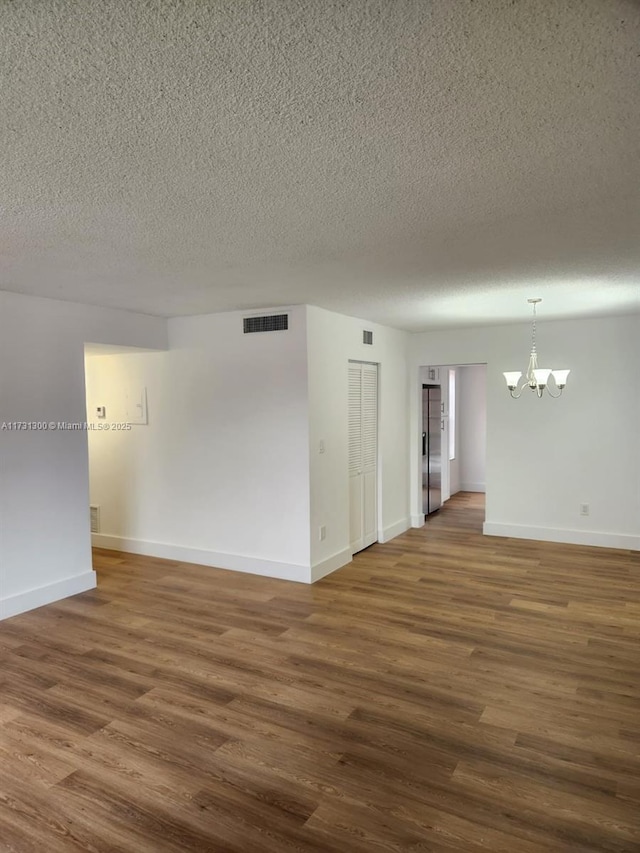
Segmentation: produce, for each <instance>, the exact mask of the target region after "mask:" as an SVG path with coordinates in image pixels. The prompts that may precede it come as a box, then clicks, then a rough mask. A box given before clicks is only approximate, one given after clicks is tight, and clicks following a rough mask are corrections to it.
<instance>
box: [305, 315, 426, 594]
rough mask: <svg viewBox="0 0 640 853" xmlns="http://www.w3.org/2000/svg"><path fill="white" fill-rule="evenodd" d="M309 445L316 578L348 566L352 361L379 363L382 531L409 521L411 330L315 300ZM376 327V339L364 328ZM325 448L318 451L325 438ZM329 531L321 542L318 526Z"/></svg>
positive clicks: (310, 321)
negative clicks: (366, 339) (365, 337)
mask: <svg viewBox="0 0 640 853" xmlns="http://www.w3.org/2000/svg"><path fill="white" fill-rule="evenodd" d="M307 329H308V353H309V354H308V359H309V448H310V472H311V564H312V567H313V576H314V578H317V577H320V576H321V575H322V574H325V573H326V572H327V571H332V570H333V569H334V568H337V567H338V566H339V565H343V564H344V563H345V562H348V560H349V559H350V557H351V552H350V550H349V479H348V469H347V438H348V436H347V370H348V362H349V360H350V359H351V360H355V361H369V362H375V363H378V364H379V365H380V367H379V389H378V394H379V401H378V412H379V416H378V445H379V447H378V452H379V482H378V519H379V520H378V536H379V539H380V541H387V540H388V539H391V538H393V537H394V536H397V535H398V534H399V533H401V532H403V531H404V530H406V529H407V528H408V527H409V526H410V520H409V500H408V490H409V468H408V444H409V441H408V436H409V422H408V387H407V370H406V347H407V341H408V338H409V335H408V334H407V333H406V332H401V331H398V330H397V329H390V328H387V327H384V326H378V325H376V324H375V323H369V322H368V321H364V320H359V319H357V318H354V317H345V316H343V315H341V314H334V313H332V312H330V311H325V310H323V309H321V308H316V307H312V306H309V307H308V312H307ZM363 329H369V330H372V331H373V345H367V344H363V343H362V331H363ZM321 440H322V441H323V442H324V446H325V452H324V453H322V454H321V453H319V445H320V441H321ZM320 525H325V526H326V529H327V537H326V539H325V540H324V541H320V540H319V537H318V528H319V527H320Z"/></svg>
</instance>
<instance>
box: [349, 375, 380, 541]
mask: <svg viewBox="0 0 640 853" xmlns="http://www.w3.org/2000/svg"><path fill="white" fill-rule="evenodd" d="M377 462H378V365H377V364H363V363H360V362H349V515H350V541H351V551H352V553H354V554H355V553H356V552H357V551H362V549H363V548H366V547H367V546H368V545H372V544H373V543H374V542H377V541H378V535H377V515H378V513H377V494H378V478H377V470H378V465H377Z"/></svg>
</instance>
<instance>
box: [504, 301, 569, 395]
mask: <svg viewBox="0 0 640 853" xmlns="http://www.w3.org/2000/svg"><path fill="white" fill-rule="evenodd" d="M527 302H528V303H529V304H530V305H533V329H532V332H531V355H530V356H529V367H528V368H527V372H526V374H525V376H524V380H523V382H522V384H521V385H520V386H519V387H518V383H519V382H520V377H521V376H522V372H521V371H519V370H513V371H507V372H506V373H504V374H503V376H504V378H505V379H506V380H507V388H508V389H509V393H510V394H511V396H512V397H513V398H514V400H515V399H517V398H518V397H519V396H520V395H521V394H522V392H523V391H524V389H525V388H530V389H531V390H532V391H535V392H536V394H537V395H538V397H542V393H543V391H544V390H545V388H546V389H547V394H548V395H549V396H550V397H559V396H560V394H562V391H563V389H564V386H565V385H566V384H567V376H568V375H569V371H568V370H552V369H551V368H547V367H538V353H537V351H536V305H537V304H538V302H542V299H527ZM549 375H551V376H553V380H554V383H555V387H556V390H557V391H558V393H557V394H552V393H551V388H550V386H549V385H548V384H547V383H548V380H549Z"/></svg>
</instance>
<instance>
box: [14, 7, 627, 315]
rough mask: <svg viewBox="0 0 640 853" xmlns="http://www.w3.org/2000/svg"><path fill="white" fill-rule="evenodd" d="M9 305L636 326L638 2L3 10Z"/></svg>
mask: <svg viewBox="0 0 640 853" xmlns="http://www.w3.org/2000/svg"><path fill="white" fill-rule="evenodd" d="M0 27H1V41H0V48H1V51H2V86H1V87H0V110H1V114H2V116H3V120H2V122H1V126H0V146H1V150H2V153H3V168H2V169H1V170H0V205H1V206H2V210H1V214H2V223H1V230H0V289H4V290H11V291H18V292H22V293H30V294H37V295H41V296H50V297H54V298H60V299H72V300H77V301H81V302H88V303H92V304H99V305H107V306H113V307H121V308H130V309H133V310H137V311H144V312H147V313H153V314H163V315H178V314H193V313H201V312H209V311H223V310H228V309H235V308H260V307H267V306H273V305H286V304H297V303H312V304H316V305H320V306H323V307H325V308H329V309H332V310H336V311H341V312H343V313H347V314H355V315H357V316H361V317H365V318H368V319H371V320H376V321H378V322H382V323H387V324H390V325H395V326H399V327H404V328H410V329H419V328H432V327H437V326H447V325H467V324H471V323H474V322H487V321H496V320H497V321H506V320H509V319H514V318H515V319H522V320H524V319H528V316H529V315H528V311H529V308H528V306H527V305H526V302H525V299H526V297H528V296H543V297H544V299H545V301H544V303H543V306H541V312H540V313H541V316H543V317H546V318H549V317H558V316H580V315H588V314H603V313H607V312H615V313H622V312H624V311H627V310H633V309H635V310H638V309H639V308H640V276H639V273H638V271H639V269H640V240H639V239H638V237H639V236H640V191H639V181H638V178H639V177H640V87H639V81H640V76H639V71H640V5H639V4H638V3H637V2H632V0H475V2H474V0H432V1H431V2H428V0H260V2H257V1H256V0H209V2H205V1H204V0H76V2H73V0H0Z"/></svg>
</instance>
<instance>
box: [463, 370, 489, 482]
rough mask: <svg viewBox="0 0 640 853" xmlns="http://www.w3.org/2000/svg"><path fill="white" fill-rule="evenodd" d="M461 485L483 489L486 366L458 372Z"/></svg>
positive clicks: (485, 430) (485, 432)
mask: <svg viewBox="0 0 640 853" xmlns="http://www.w3.org/2000/svg"><path fill="white" fill-rule="evenodd" d="M456 397H457V410H458V417H457V428H458V442H457V445H456V447H457V450H456V457H457V459H458V460H459V489H460V491H463V492H484V491H485V478H486V455H487V454H486V450H487V448H486V444H487V368H486V366H485V365H484V364H468V365H464V366H462V367H459V368H458V370H457V375H456Z"/></svg>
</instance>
